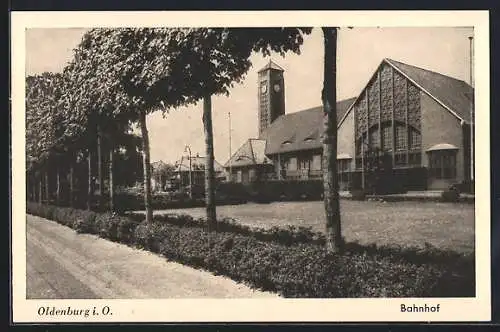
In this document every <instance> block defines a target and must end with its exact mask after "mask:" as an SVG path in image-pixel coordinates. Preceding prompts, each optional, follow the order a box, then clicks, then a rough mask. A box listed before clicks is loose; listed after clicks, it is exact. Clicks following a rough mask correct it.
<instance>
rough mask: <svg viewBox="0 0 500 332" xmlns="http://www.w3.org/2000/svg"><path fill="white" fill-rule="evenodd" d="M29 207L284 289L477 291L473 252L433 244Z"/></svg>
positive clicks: (257, 284)
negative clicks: (344, 239) (340, 248)
mask: <svg viewBox="0 0 500 332" xmlns="http://www.w3.org/2000/svg"><path fill="white" fill-rule="evenodd" d="M28 212H30V213H33V214H40V215H41V214H43V215H44V216H46V215H47V216H48V215H51V216H56V217H57V218H58V219H57V221H59V222H62V220H66V219H65V218H66V217H67V216H69V215H72V216H74V217H76V218H81V220H82V222H78V223H67V225H69V226H71V227H80V230H90V231H97V232H98V234H99V235H100V236H102V237H105V238H108V239H111V240H114V241H120V242H122V243H126V244H129V245H135V246H138V247H141V248H144V249H147V250H150V251H152V252H156V253H159V254H162V255H164V256H165V257H167V258H169V259H170V260H173V261H177V262H180V263H182V264H187V265H190V266H193V267H196V268H203V269H206V270H209V271H212V272H213V273H215V274H221V275H225V276H227V277H230V278H232V279H234V280H235V281H239V282H244V283H247V284H249V285H251V286H252V287H254V288H259V289H262V290H267V291H273V292H277V293H279V294H281V295H283V296H285V297H302V298H307V297H315V298H317V297H324V298H329V297H449V296H453V297H461V296H468V297H471V296H474V294H475V293H474V292H475V280H474V258H473V255H460V254H457V253H453V252H446V251H441V250H437V249H435V248H431V247H426V248H424V249H409V248H398V247H377V246H375V245H373V246H361V245H358V244H347V245H346V248H345V252H344V253H343V254H342V255H331V254H328V253H326V251H325V249H324V247H323V245H321V244H320V243H324V238H321V237H318V236H317V234H315V233H314V232H312V231H310V230H309V229H305V228H294V227H290V228H288V229H281V228H271V229H269V230H258V231H255V230H253V229H250V228H248V227H246V226H242V225H238V226H237V225H235V224H234V221H232V220H225V221H223V222H222V224H221V225H220V230H223V231H220V232H213V233H209V232H207V231H206V229H205V223H204V221H203V220H201V219H194V218H191V217H186V216H178V215H165V216H162V217H161V218H155V220H154V222H152V223H145V222H141V220H142V219H140V217H141V216H139V215H135V216H133V217H132V218H129V217H125V216H117V215H113V214H110V213H102V214H97V213H93V212H89V211H82V210H71V209H66V208H54V207H47V206H39V205H32V204H28ZM81 225H84V227H83V226H81ZM263 239H266V240H265V241H264V240H263ZM270 239H272V240H270Z"/></svg>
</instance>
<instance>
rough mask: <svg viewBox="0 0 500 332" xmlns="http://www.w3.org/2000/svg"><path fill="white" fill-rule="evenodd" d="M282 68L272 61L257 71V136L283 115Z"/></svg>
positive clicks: (283, 87)
mask: <svg viewBox="0 0 500 332" xmlns="http://www.w3.org/2000/svg"><path fill="white" fill-rule="evenodd" d="M283 72H284V70H283V68H281V67H280V66H278V65H277V64H276V63H274V62H273V61H272V60H269V63H268V64H267V65H266V66H265V67H264V68H262V69H261V70H259V72H258V75H259V82H258V84H259V87H258V88H259V89H258V90H259V91H258V95H259V96H258V100H259V136H260V135H261V134H262V132H263V131H264V130H265V129H266V128H267V127H269V126H270V125H271V123H272V122H273V121H274V120H276V119H277V118H278V117H279V116H280V115H283V114H285V80H284V78H283Z"/></svg>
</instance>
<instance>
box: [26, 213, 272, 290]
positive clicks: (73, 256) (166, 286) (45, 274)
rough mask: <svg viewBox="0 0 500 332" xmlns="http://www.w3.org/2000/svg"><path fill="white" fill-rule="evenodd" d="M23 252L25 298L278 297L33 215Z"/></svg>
mask: <svg viewBox="0 0 500 332" xmlns="http://www.w3.org/2000/svg"><path fill="white" fill-rule="evenodd" d="M26 256H27V257H26V259H27V281H26V282H27V297H28V298H38V299H41V298H52V299H56V298H57V299H61V298H66V299H68V298H101V299H166V298H254V297H277V295H276V294H272V293H266V292H260V291H255V290H252V289H251V288H249V287H247V286H245V285H243V284H238V283H236V282H235V281H233V280H231V279H229V278H226V277H221V276H215V275H213V274H211V273H209V272H206V271H201V270H196V269H193V268H190V267H187V266H184V265H181V264H178V263H174V262H170V261H168V260H167V259H165V258H163V257H161V256H159V255H155V254H152V253H150V252H147V251H143V250H138V249H134V248H130V247H128V246H125V245H122V244H118V243H115V242H111V241H108V240H104V239H101V238H99V237H97V236H95V235H89V234H77V233H76V232H75V231H74V230H72V229H70V228H67V227H64V226H61V225H59V224H57V223H55V222H53V221H50V220H47V219H43V218H40V217H36V216H31V215H27V253H26Z"/></svg>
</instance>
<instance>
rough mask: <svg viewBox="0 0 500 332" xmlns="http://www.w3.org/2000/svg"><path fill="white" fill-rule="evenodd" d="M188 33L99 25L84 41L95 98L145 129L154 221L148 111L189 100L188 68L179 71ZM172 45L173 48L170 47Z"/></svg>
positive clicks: (146, 185) (146, 198) (147, 191)
mask: <svg viewBox="0 0 500 332" xmlns="http://www.w3.org/2000/svg"><path fill="white" fill-rule="evenodd" d="M182 38H183V35H182V34H177V35H175V34H174V35H170V34H169V33H168V29H149V28H141V29H138V28H137V29H132V28H123V29H122V28H120V29H93V30H91V31H89V32H87V33H86V34H85V35H84V37H83V39H82V42H81V44H80V45H79V51H80V52H79V53H78V54H77V55H79V57H80V58H81V59H84V61H85V62H84V63H85V66H83V68H82V69H81V70H80V71H81V72H83V73H84V75H85V77H86V80H87V81H88V82H89V83H88V84H87V85H86V88H85V90H88V89H91V90H92V91H94V95H93V96H95V98H93V101H94V102H95V103H97V104H99V105H100V109H104V110H107V111H108V112H110V114H111V115H112V117H111V118H112V119H116V118H118V117H121V118H122V119H125V120H128V121H131V122H138V123H139V127H140V130H141V134H142V143H143V147H142V151H143V172H144V201H145V207H146V221H147V222H151V221H152V215H153V213H152V208H151V169H150V156H149V135H148V129H147V123H146V116H147V114H149V113H151V112H155V111H157V110H159V109H162V110H163V111H166V110H168V109H169V108H172V107H178V106H180V105H183V104H184V103H185V102H187V101H188V99H189V98H188V97H189V96H186V95H181V94H179V93H177V90H182V91H184V90H183V89H182V86H183V76H182V75H180V74H182V73H183V70H184V68H177V69H176V70H177V71H175V70H173V68H172V66H171V59H172V58H175V56H176V52H177V51H176V47H175V46H176V41H177V40H178V39H182ZM167 50H168V51H167Z"/></svg>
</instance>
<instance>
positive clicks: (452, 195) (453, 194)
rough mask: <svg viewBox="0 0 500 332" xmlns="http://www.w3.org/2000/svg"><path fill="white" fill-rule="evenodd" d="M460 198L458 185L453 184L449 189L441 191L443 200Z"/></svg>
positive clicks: (449, 200) (451, 200)
mask: <svg viewBox="0 0 500 332" xmlns="http://www.w3.org/2000/svg"><path fill="white" fill-rule="evenodd" d="M459 200H460V191H459V190H458V188H457V187H455V186H451V187H450V188H449V189H448V190H445V191H443V192H442V193H441V201H443V202H458V201H459Z"/></svg>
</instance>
